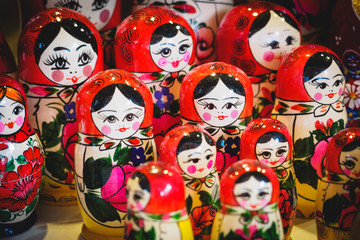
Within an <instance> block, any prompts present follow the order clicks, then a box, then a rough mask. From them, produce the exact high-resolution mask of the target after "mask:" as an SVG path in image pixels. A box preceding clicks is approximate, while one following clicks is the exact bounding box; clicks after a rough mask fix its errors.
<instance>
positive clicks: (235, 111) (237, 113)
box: [230, 110, 239, 118]
mask: <svg viewBox="0 0 360 240" xmlns="http://www.w3.org/2000/svg"><path fill="white" fill-rule="evenodd" d="M230 116H231V117H232V118H237V117H238V116H239V112H238V110H234V111H232V112H231V114H230Z"/></svg>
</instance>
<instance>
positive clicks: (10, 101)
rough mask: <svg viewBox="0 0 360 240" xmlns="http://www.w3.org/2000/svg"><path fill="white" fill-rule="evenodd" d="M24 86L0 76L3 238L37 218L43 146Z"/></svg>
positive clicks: (0, 225)
mask: <svg viewBox="0 0 360 240" xmlns="http://www.w3.org/2000/svg"><path fill="white" fill-rule="evenodd" d="M26 101H27V100H26V95H25V92H24V90H23V89H22V87H21V85H20V84H19V83H18V82H17V81H16V80H15V79H13V78H11V77H9V76H7V75H3V74H1V75H0V115H1V118H0V181H1V184H0V216H1V217H0V237H9V236H12V235H15V234H19V233H21V232H23V231H25V230H27V229H28V228H30V227H31V226H32V225H33V224H34V223H35V221H36V213H35V212H34V209H35V206H36V205H37V202H38V200H39V192H40V186H41V182H42V171H43V166H44V156H43V149H42V146H41V143H40V140H39V138H38V136H37V134H36V133H35V131H34V130H33V129H32V128H31V126H30V125H29V121H28V111H27V102H26Z"/></svg>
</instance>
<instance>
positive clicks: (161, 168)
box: [124, 162, 194, 240]
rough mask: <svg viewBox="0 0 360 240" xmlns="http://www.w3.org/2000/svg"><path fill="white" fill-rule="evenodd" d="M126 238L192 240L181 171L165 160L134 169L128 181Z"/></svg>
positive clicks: (127, 239)
mask: <svg viewBox="0 0 360 240" xmlns="http://www.w3.org/2000/svg"><path fill="white" fill-rule="evenodd" d="M126 196H127V201H128V204H127V207H128V214H127V217H126V220H125V237H124V239H125V240H133V239H149V240H150V239H151V240H161V239H171V240H193V239H194V235H193V233H192V231H191V223H190V220H189V216H188V215H187V213H186V207H185V189H184V184H183V180H182V177H181V175H180V173H179V172H178V171H177V170H176V169H175V168H174V167H172V166H170V165H168V164H166V163H164V162H148V163H145V164H144V165H142V166H141V167H138V168H136V169H135V171H134V172H133V173H132V175H131V177H130V178H129V180H128V181H127V184H126Z"/></svg>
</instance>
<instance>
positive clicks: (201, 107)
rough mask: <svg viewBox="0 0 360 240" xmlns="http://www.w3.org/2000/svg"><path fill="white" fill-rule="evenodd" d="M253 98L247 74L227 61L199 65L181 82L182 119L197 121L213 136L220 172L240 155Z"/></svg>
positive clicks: (191, 122)
mask: <svg viewBox="0 0 360 240" xmlns="http://www.w3.org/2000/svg"><path fill="white" fill-rule="evenodd" d="M252 100H253V99H252V89H251V83H250V81H249V79H248V77H247V76H246V74H245V73H244V72H243V71H242V70H240V69H239V68H237V67H234V66H232V65H230V64H226V63H221V62H214V63H205V64H203V65H200V66H198V67H196V68H194V69H193V70H192V71H191V72H190V73H189V74H188V75H186V77H185V79H184V82H183V84H182V85H181V92H180V113H181V118H182V122H183V124H185V123H190V124H195V125H198V126H200V127H202V128H204V129H205V130H207V131H208V132H209V133H210V134H211V136H212V137H213V138H214V140H215V141H216V147H217V152H218V153H217V156H216V168H217V170H218V172H219V173H222V172H223V171H224V169H225V168H226V167H227V166H229V165H230V164H231V163H233V162H235V161H237V160H238V159H239V153H240V136H241V133H242V131H243V130H244V128H245V126H246V124H247V123H248V122H250V118H251V112H252Z"/></svg>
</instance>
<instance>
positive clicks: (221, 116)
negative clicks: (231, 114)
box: [217, 115, 228, 121]
mask: <svg viewBox="0 0 360 240" xmlns="http://www.w3.org/2000/svg"><path fill="white" fill-rule="evenodd" d="M227 117H228V116H224V115H220V116H217V118H218V119H219V120H220V121H222V120H224V119H225V118H227Z"/></svg>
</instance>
